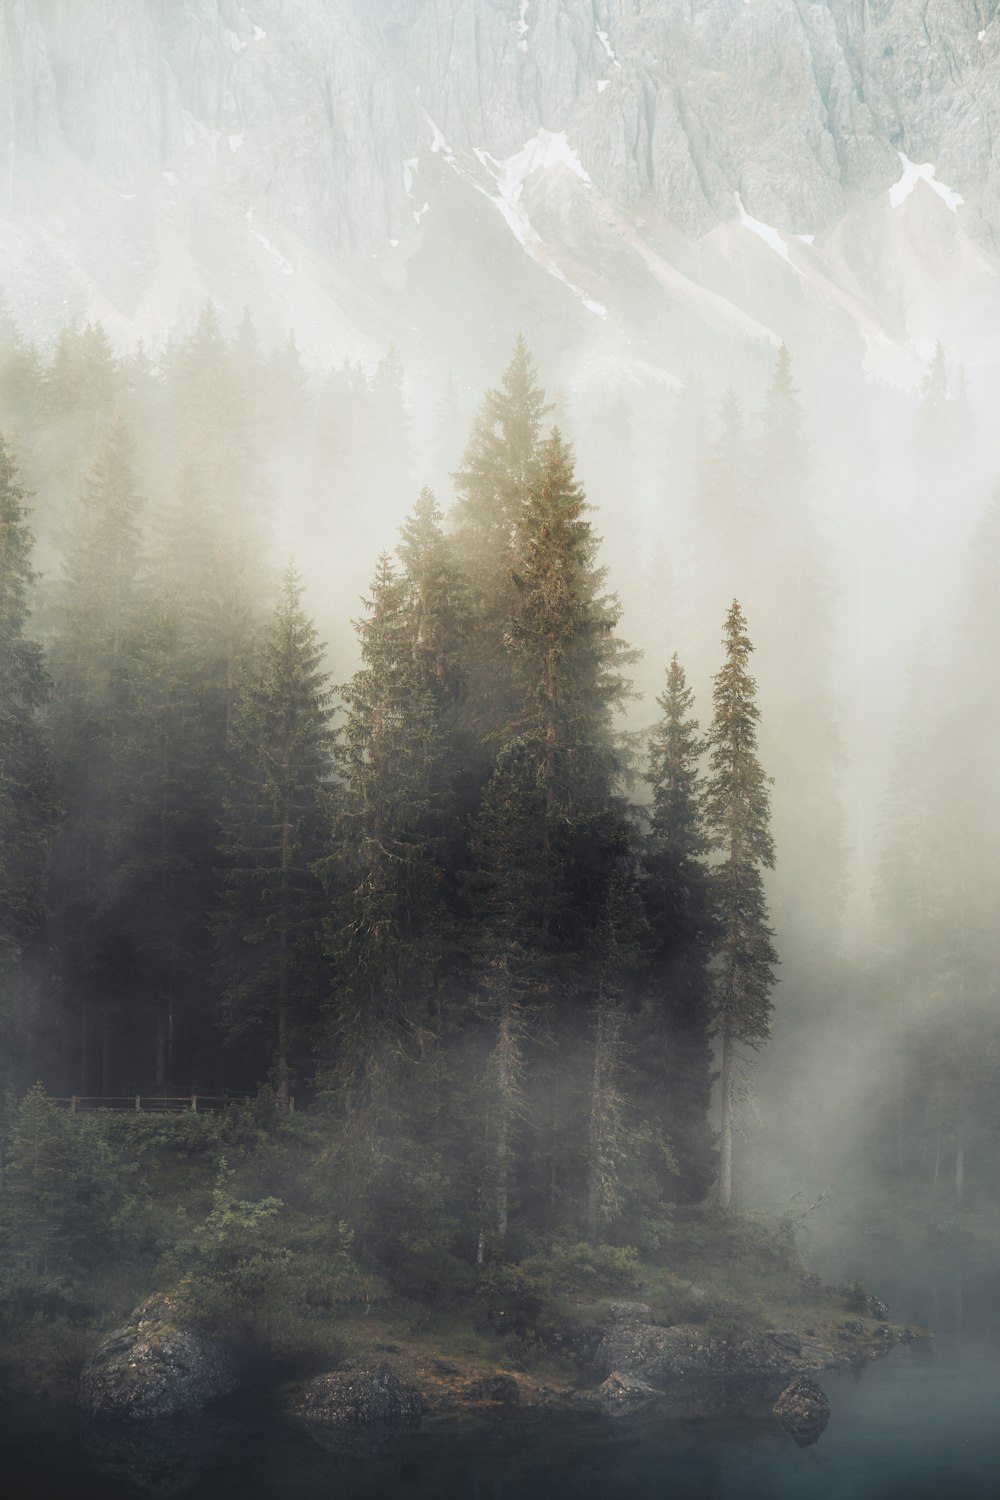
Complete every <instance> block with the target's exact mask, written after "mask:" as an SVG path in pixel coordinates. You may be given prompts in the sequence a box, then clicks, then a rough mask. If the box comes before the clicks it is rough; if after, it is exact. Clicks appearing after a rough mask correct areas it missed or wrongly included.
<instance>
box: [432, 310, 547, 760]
mask: <svg viewBox="0 0 1000 1500" xmlns="http://www.w3.org/2000/svg"><path fill="white" fill-rule="evenodd" d="M547 410H548V408H547V406H546V403H545V393H544V391H543V390H542V389H541V388H540V387H539V385H538V384H537V377H536V372H535V369H534V366H533V364H532V362H531V357H530V355H529V353H528V346H527V344H526V343H525V341H524V339H523V338H518V341H517V344H516V345H515V348H514V353H513V356H512V358H511V361H510V363H509V365H508V366H507V369H506V370H505V371H504V374H503V378H502V380H501V383H500V387H499V388H498V389H496V390H491V391H488V392H487V393H486V396H485V397H484V399H483V402H482V405H481V407H480V410H479V412H478V414H477V416H476V420H475V423H474V425H473V429H472V435H471V437H470V439H469V444H468V447H467V448H466V451H465V455H464V457H463V460H462V466H461V469H460V470H459V471H458V472H457V473H456V474H455V476H454V479H455V490H456V501H455V507H454V512H453V516H452V523H453V532H454V538H455V551H456V556H457V558H458V561H459V563H460V565H461V567H462V569H463V572H464V573H465V575H466V577H467V579H468V580H469V585H470V596H471V601H472V614H471V620H470V632H469V639H468V648H467V660H468V663H469V668H468V672H467V676H468V680H469V687H470V691H469V701H468V709H467V713H468V718H469V722H470V726H471V731H472V734H473V737H474V740H475V741H476V743H477V744H478V745H480V746H482V747H483V748H482V749H481V750H480V752H479V756H478V761H479V767H478V768H479V772H480V776H481V780H482V782H485V781H486V779H487V778H488V776H489V766H490V764H491V762H492V759H493V757H494V756H495V754H496V751H497V749H498V748H499V747H500V746H501V745H502V744H503V743H504V740H505V739H507V738H509V731H510V725H511V719H512V717H513V714H514V712H515V704H516V698H515V695H514V694H513V693H512V691H511V688H510V684H509V672H508V667H507V658H506V651H505V645H504V642H505V638H506V636H507V634H508V632H509V629H510V622H511V619H512V618H513V617H514V615H515V614H516V613H517V609H518V603H517V596H516V590H515V584H514V573H515V568H516V562H517V557H518V553H519V545H520V544H519V537H520V529H521V526H522V522H523V517H524V509H525V505H526V503H527V498H528V491H529V489H530V488H531V486H532V484H533V483H534V482H535V480H536V479H537V477H538V473H539V465H540V446H541V433H542V420H543V418H544V416H545V413H546V411H547Z"/></svg>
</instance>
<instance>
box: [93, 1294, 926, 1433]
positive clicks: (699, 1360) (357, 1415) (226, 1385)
mask: <svg viewBox="0 0 1000 1500" xmlns="http://www.w3.org/2000/svg"><path fill="white" fill-rule="evenodd" d="M870 1301H871V1305H870V1307H869V1309H868V1315H867V1316H865V1317H856V1318H850V1319H845V1320H844V1321H843V1323H842V1324H841V1325H840V1326H839V1327H837V1328H833V1329H831V1328H827V1329H825V1330H824V1331H823V1333H822V1334H821V1335H820V1334H818V1333H817V1331H816V1329H814V1328H812V1327H807V1328H804V1329H802V1330H798V1329H791V1328H768V1329H749V1328H748V1329H746V1330H742V1331H739V1332H736V1333H732V1334H729V1335H727V1336H720V1335H718V1334H713V1333H710V1332H708V1331H707V1330H706V1329H705V1328H704V1327H702V1326H700V1325H695V1324H673V1325H664V1324H662V1323H657V1322H656V1321H655V1320H654V1315H653V1313H652V1311H651V1309H650V1308H649V1307H648V1306H646V1305H645V1304H643V1303H617V1304H612V1305H611V1307H610V1308H609V1309H608V1310H607V1313H606V1319H605V1323H604V1327H603V1333H602V1336H601V1338H600V1341H599V1343H598V1344H597V1346H596V1349H595V1350H594V1351H593V1353H592V1355H591V1356H590V1357H589V1358H588V1359H586V1360H584V1361H580V1363H579V1365H578V1367H577V1368H576V1369H574V1370H573V1371H572V1374H571V1378H570V1379H568V1380H566V1381H565V1382H563V1383H556V1382H553V1381H552V1380H551V1379H549V1380H545V1379H543V1378H540V1377H538V1376H537V1375H534V1374H531V1373H528V1372H526V1371H524V1370H512V1369H499V1368H496V1367H493V1368H482V1367H481V1366H476V1365H474V1364H472V1363H470V1362H469V1361H468V1360H465V1361H463V1362H459V1361H457V1360H455V1359H452V1358H450V1357H448V1355H447V1352H445V1351H443V1352H441V1353H440V1354H429V1353H428V1352H427V1350H426V1348H424V1347H423V1346H421V1347H420V1348H419V1349H418V1348H417V1347H415V1346H409V1345H405V1344H391V1345H386V1344H380V1343H379V1342H378V1341H377V1340H373V1343H372V1346H371V1348H370V1349H366V1350H362V1351H361V1352H359V1353H357V1354H355V1355H354V1356H352V1357H350V1358H348V1359H344V1360H341V1361H340V1362H339V1363H338V1364H337V1366H336V1368H333V1369H330V1370H326V1371H320V1372H319V1373H316V1374H313V1375H311V1376H309V1377H308V1378H305V1379H300V1380H296V1381H292V1382H288V1383H286V1384H283V1385H280V1386H279V1387H278V1388H277V1389H276V1390H274V1391H273V1392H272V1393H271V1399H272V1400H273V1402H274V1404H275V1406H276V1407H277V1409H278V1411H279V1412H280V1413H281V1414H282V1415H283V1416H284V1417H285V1418H286V1419H288V1420H290V1421H292V1422H294V1423H296V1424H298V1425H299V1426H301V1427H302V1428H304V1429H305V1430H306V1431H308V1432H309V1434H310V1435H311V1436H312V1437H314V1438H315V1439H316V1440H317V1441H319V1442H321V1443H323V1444H324V1446H330V1445H336V1444H338V1443H341V1442H343V1441H345V1440H347V1441H354V1440H357V1439H358V1438H359V1437H360V1436H363V1435H366V1434H372V1435H376V1434H378V1435H383V1436H384V1435H385V1434H387V1433H392V1432H393V1431H396V1430H402V1429H405V1428H411V1427H413V1426H415V1425H417V1424H419V1423H423V1424H428V1425H429V1424H434V1425H437V1426H441V1425H446V1424H448V1423H449V1422H454V1421H456V1420H458V1419H463V1420H464V1419H469V1418H479V1419H484V1420H496V1419H497V1418H498V1417H500V1416H507V1417H510V1416H513V1415H515V1414H516V1415H517V1416H518V1418H519V1419H520V1418H521V1417H526V1416H528V1414H530V1413H536V1414H541V1413H553V1414H560V1413H562V1414H572V1413H576V1414H583V1415H593V1416H600V1417H608V1418H613V1419H616V1420H617V1419H622V1418H628V1417H631V1416H638V1415H640V1414H641V1415H642V1416H643V1417H644V1418H649V1417H661V1418H663V1419H666V1420H669V1419H671V1418H677V1417H682V1416H683V1417H717V1416H719V1415H721V1414H723V1413H727V1414H728V1413H734V1412H739V1413H743V1414H747V1415H760V1416H770V1415H773V1416H774V1417H775V1418H777V1419H778V1420H779V1421H781V1422H782V1425H784V1426H785V1427H786V1430H788V1431H789V1432H790V1433H791V1434H792V1436H794V1437H795V1438H796V1440H797V1441H814V1440H815V1436H818V1433H819V1431H822V1427H823V1426H824V1425H825V1422H826V1420H827V1418H828V1416H829V1407H828V1405H827V1404H826V1401H825V1397H824V1396H823V1394H822V1392H821V1391H820V1390H819V1388H818V1387H817V1386H816V1385H815V1383H814V1381H813V1379H812V1377H814V1376H816V1375H818V1374H821V1373H822V1372H824V1371H826V1370H836V1369H847V1368H858V1367H860V1366H863V1365H864V1364H866V1363H868V1362H869V1361H871V1360H873V1359H878V1358H880V1357H881V1356H883V1355H885V1354H888V1353H889V1351H890V1350H891V1349H892V1348H894V1347H895V1346H896V1345H897V1344H900V1343H907V1342H912V1340H913V1339H914V1338H915V1337H917V1336H918V1334H916V1333H915V1332H914V1331H913V1330H911V1329H908V1328H898V1327H894V1326H893V1325H892V1324H890V1323H889V1322H888V1319H887V1314H886V1310H885V1309H884V1308H883V1307H882V1305H881V1304H879V1303H876V1302H874V1300H872V1299H870ZM249 1373H250V1372H249V1367H248V1366H247V1364H246V1362H245V1360H243V1361H241V1357H240V1353H239V1351H238V1350H237V1349H236V1348H235V1347H229V1346H227V1344H226V1341H225V1340H224V1339H222V1338H221V1337H220V1336H219V1335H217V1334H215V1335H209V1334H206V1333H203V1332H201V1331H199V1330H197V1329H196V1328H195V1327H193V1326H190V1325H189V1324H188V1323H187V1322H186V1320H185V1313H184V1309H183V1304H182V1303H181V1302H180V1301H179V1300H178V1299H176V1298H173V1297H171V1296H169V1295H167V1294H163V1293H158V1294H156V1295H155V1296H153V1297H150V1298H148V1299H147V1300H146V1302H144V1303H143V1304H142V1305H141V1306H140V1307H138V1308H137V1309H136V1310H135V1312H134V1313H133V1314H132V1316H131V1318H130V1319H129V1321H128V1322H127V1323H126V1324H125V1325H124V1326H123V1327H122V1328H120V1329H116V1330H115V1331H114V1332H113V1333H112V1334H110V1335H109V1336H108V1337H107V1338H106V1339H105V1340H104V1341H103V1342H102V1343H101V1345H100V1346H99V1348H98V1349H97V1350H96V1351H95V1353H94V1354H93V1356H92V1357H91V1359H90V1360H89V1361H88V1363H87V1365H86V1367H85V1369H84V1371H83V1373H82V1376H81V1382H80V1404H81V1406H82V1407H83V1409H84V1410H85V1411H86V1413H87V1414H88V1415H89V1416H90V1417H91V1418H95V1419H97V1420H104V1419H111V1420H121V1419H126V1420H130V1421H134V1420H149V1419H156V1418H163V1417H171V1416H180V1415H185V1414H189V1413H192V1412H196V1411H199V1410H202V1409H203V1408H205V1407H206V1406H209V1405H211V1404H213V1403H214V1402H216V1401H218V1400H220V1399H222V1398H223V1397H225V1396H227V1395H229V1394H231V1393H233V1392H235V1391H237V1390H238V1389H239V1388H240V1387H241V1386H242V1385H243V1384H244V1383H245V1381H246V1379H247V1378H248V1376H249ZM824 1408H825V1410H824Z"/></svg>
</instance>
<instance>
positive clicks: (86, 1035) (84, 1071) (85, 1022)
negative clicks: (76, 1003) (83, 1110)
mask: <svg viewBox="0 0 1000 1500" xmlns="http://www.w3.org/2000/svg"><path fill="white" fill-rule="evenodd" d="M89 1043H90V1016H89V1014H88V1006H87V1002H86V1001H84V1002H83V1004H82V1005H81V1006H80V1093H81V1094H85V1093H86V1092H87V1085H88V1082H89V1078H90V1045H89Z"/></svg>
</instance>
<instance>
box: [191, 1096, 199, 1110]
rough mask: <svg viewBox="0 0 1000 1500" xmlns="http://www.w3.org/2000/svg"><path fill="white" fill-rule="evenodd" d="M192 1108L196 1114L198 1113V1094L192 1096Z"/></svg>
mask: <svg viewBox="0 0 1000 1500" xmlns="http://www.w3.org/2000/svg"><path fill="white" fill-rule="evenodd" d="M191 1108H192V1109H193V1110H194V1112H195V1114H197V1113H198V1095H197V1094H192V1095H191Z"/></svg>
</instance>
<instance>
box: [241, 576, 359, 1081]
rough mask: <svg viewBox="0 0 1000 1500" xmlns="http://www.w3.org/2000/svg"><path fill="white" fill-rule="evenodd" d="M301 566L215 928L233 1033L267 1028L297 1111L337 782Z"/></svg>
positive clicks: (262, 661) (247, 687) (263, 656)
mask: <svg viewBox="0 0 1000 1500" xmlns="http://www.w3.org/2000/svg"><path fill="white" fill-rule="evenodd" d="M301 595H302V588H301V585H300V583H299V580H298V577H297V575H296V574H295V572H294V570H293V569H292V568H288V569H287V570H286V572H285V575H284V579H283V582H282V595H281V599H280V602H279V604H278V607H277V609H276V611H275V614H274V617H273V619H272V622H271V626H270V629H269V630H268V632H267V633H266V635H265V636H264V639H263V640H262V641H261V643H260V644H259V645H258V647H257V650H256V652H255V655H254V659H253V661H252V663H251V667H250V671H249V674H248V677H247V681H246V682H245V684H244V686H243V689H242V692H241V694H240V697H239V699H238V701H237V706H236V710H235V713H234V715H233V723H232V729H231V744H232V748H233V750H234V752H235V757H236V763H235V766H234V768H233V770H232V772H231V774H230V793H229V797H228V798H227V800H226V803H225V808H224V812H223V817H222V852H223V856H224V861H225V889H224V893H223V897H222V904H221V910H220V913H219V917H218V923H217V934H218V940H219V944H220V949H221V953H220V959H219V963H218V966H217V972H218V974H219V978H220V979H221V981H222V984H223V1008H224V1015H225V1018H226V1025H227V1030H228V1032H229V1034H230V1036H238V1035H241V1034H245V1033H246V1032H247V1031H256V1032H258V1033H259V1032H263V1033H264V1035H265V1037H266V1038H267V1041H266V1055H267V1056H268V1060H269V1063H270V1073H271V1076H272V1078H273V1081H274V1085H275V1090H276V1095H277V1100H278V1104H279V1106H280V1107H282V1108H285V1109H287V1108H288V1102H289V1096H290V1085H291V1076H292V1062H293V1045H294V1038H295V1035H296V1032H297V1031H298V1029H299V1028H300V1027H301V1026H302V1025H304V1024H307V1023H309V1022H311V1021H315V1019H316V1014H315V1013H316V1009H317V1006H318V1001H319V986H320V972H319V963H318V959H319V931H320V926H321V922H322V915H323V903H322V886H321V883H320V881H319V879H318V877H317V875H316V874H315V871H314V867H315V865H316V863H317V861H318V860H320V859H321V858H322V857H325V855H326V854H327V852H328V842H329V834H328V831H327V828H326V797H327V783H328V781H329V779H330V775H331V766H332V746H333V739H334V735H333V731H332V729H331V727H330V718H331V710H330V707H329V703H330V698H331V693H330V691H329V689H328V688H327V685H326V684H327V681H328V674H327V673H326V672H324V671H323V670H322V660H323V647H322V645H321V644H320V642H319V641H318V639H317V636H316V630H315V628H314V626H313V624H312V622H311V621H310V620H309V618H308V616H307V615H306V614H305V611H304V610H303V608H302V604H301Z"/></svg>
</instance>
